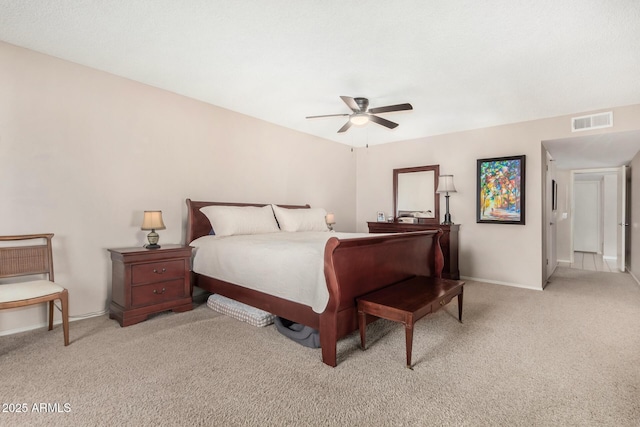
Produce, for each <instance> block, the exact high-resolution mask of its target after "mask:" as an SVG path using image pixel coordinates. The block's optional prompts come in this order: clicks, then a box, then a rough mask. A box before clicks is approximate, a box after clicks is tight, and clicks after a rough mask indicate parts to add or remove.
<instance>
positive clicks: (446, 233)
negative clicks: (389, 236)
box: [367, 222, 460, 280]
mask: <svg viewBox="0 0 640 427" xmlns="http://www.w3.org/2000/svg"><path fill="white" fill-rule="evenodd" d="M367 225H368V226H369V233H407V232H411V231H425V230H437V229H441V230H442V233H443V234H442V236H441V237H440V247H441V248H442V254H443V256H444V268H443V270H442V277H444V278H445V279H454V280H458V279H460V271H459V270H458V230H459V229H460V225H459V224H451V225H441V224H438V225H436V224H402V223H399V222H367Z"/></svg>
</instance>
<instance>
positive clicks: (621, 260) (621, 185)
mask: <svg viewBox="0 0 640 427" xmlns="http://www.w3.org/2000/svg"><path fill="white" fill-rule="evenodd" d="M626 192H627V168H626V166H620V169H618V212H617V213H618V215H617V220H618V230H617V238H618V250H617V257H618V259H617V261H618V269H619V270H620V271H625V241H626V236H625V234H626V231H627V230H626V228H627V218H626V212H627V211H626V209H627V207H626V202H627V194H626Z"/></svg>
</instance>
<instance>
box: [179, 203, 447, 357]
mask: <svg viewBox="0 0 640 427" xmlns="http://www.w3.org/2000/svg"><path fill="white" fill-rule="evenodd" d="M210 205H218V206H265V204H255V203H220V202H204V201H192V200H190V199H187V209H188V216H187V235H186V243H187V244H189V243H191V242H192V241H193V240H195V239H197V238H198V237H201V236H205V235H208V234H209V232H210V230H211V224H210V223H209V220H208V219H207V217H206V216H205V215H204V214H203V213H202V212H200V208H202V207H204V206H210ZM279 206H281V207H284V208H299V209H304V208H309V205H305V206H292V205H279ZM441 235H442V230H431V231H422V232H413V233H401V234H385V235H373V236H371V237H365V238H358V239H343V240H340V239H338V238H336V237H332V238H330V239H329V240H328V242H327V244H326V246H325V251H324V273H325V277H326V281H327V288H328V290H329V302H328V304H327V307H326V309H325V310H324V312H323V313H321V314H319V313H316V312H314V311H313V310H312V309H311V307H309V306H306V305H303V304H299V303H295V302H292V301H288V300H285V299H282V298H279V297H275V296H273V295H269V294H266V293H263V292H259V291H255V290H252V289H249V288H245V287H242V286H239V285H236V284H232V283H228V282H224V281H221V280H217V279H213V278H211V277H208V276H204V275H201V274H197V273H193V275H192V284H193V285H194V286H198V287H199V288H202V289H204V290H206V291H208V292H211V293H216V294H220V295H223V296H226V297H228V298H232V299H234V300H237V301H240V302H243V303H245V304H248V305H251V306H253V307H257V308H260V309H262V310H265V311H268V312H269V313H272V314H274V315H276V316H280V317H284V318H286V319H289V320H291V321H294V322H296V323H301V324H303V325H307V326H310V327H312V328H314V329H318V330H319V331H320V346H321V348H322V361H323V362H324V363H326V364H327V365H329V366H336V364H337V357H336V356H337V355H336V353H337V342H338V340H339V339H340V338H342V337H344V336H346V335H348V334H350V333H352V332H354V331H356V330H358V320H357V309H356V302H355V299H356V298H357V297H358V296H361V295H364V294H366V293H369V292H371V291H374V290H376V289H380V288H383V287H385V286H389V285H392V284H395V283H397V282H400V281H402V280H405V279H408V278H411V277H413V276H419V275H420V276H432V277H441V273H442V268H443V265H444V259H443V255H442V250H441V249H440V236H441ZM249 262H250V261H249Z"/></svg>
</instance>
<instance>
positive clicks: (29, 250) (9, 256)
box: [0, 233, 53, 282]
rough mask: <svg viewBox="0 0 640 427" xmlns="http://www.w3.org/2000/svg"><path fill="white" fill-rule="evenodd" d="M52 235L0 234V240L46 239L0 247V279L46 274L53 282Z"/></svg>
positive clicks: (17, 241)
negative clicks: (35, 242) (28, 243)
mask: <svg viewBox="0 0 640 427" xmlns="http://www.w3.org/2000/svg"><path fill="white" fill-rule="evenodd" d="M52 237H53V233H46V234H23V235H19V236H0V242H16V243H19V242H25V241H28V240H35V239H45V240H46V242H45V243H44V244H36V245H28V246H25V245H24V244H22V245H18V246H3V247H0V279H4V278H7V277H17V276H31V275H35V274H48V275H49V280H50V281H52V282H53V254H52V250H51V238H52ZM0 244H2V243H0Z"/></svg>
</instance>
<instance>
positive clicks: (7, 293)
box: [0, 280, 64, 303]
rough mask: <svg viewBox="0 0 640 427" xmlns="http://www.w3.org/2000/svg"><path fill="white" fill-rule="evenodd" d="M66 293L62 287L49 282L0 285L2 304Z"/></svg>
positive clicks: (0, 301) (0, 300)
mask: <svg viewBox="0 0 640 427" xmlns="http://www.w3.org/2000/svg"><path fill="white" fill-rule="evenodd" d="M62 291H64V288H63V287H62V286H60V285H56V284H55V283H54V282H51V281H49V280H33V281H31V282H22V283H9V284H6V285H0V303H3V302H11V301H22V300H26V299H31V298H38V297H43V296H45V295H51V294H57V293H58V292H62Z"/></svg>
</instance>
